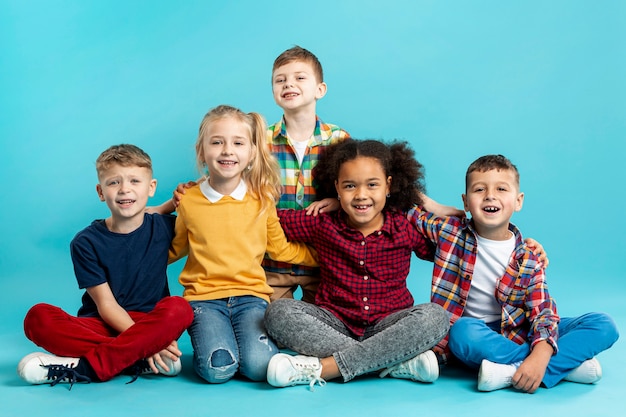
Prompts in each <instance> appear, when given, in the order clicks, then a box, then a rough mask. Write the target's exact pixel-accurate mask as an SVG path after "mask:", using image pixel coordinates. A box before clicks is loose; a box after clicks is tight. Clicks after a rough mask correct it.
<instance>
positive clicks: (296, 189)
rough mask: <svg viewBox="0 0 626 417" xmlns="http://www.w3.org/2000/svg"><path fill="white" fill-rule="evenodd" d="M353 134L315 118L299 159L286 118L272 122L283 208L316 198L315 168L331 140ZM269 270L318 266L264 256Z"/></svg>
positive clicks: (301, 271)
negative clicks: (286, 124)
mask: <svg viewBox="0 0 626 417" xmlns="http://www.w3.org/2000/svg"><path fill="white" fill-rule="evenodd" d="M349 137H350V135H349V134H348V132H346V131H345V130H342V129H341V128H339V127H338V126H335V125H331V124H327V123H323V122H322V121H321V120H320V119H319V117H316V120H315V130H314V131H313V136H311V138H310V139H309V143H308V146H307V149H306V152H305V154H304V158H303V159H302V164H300V163H299V162H298V157H297V155H296V152H295V150H294V149H293V146H291V144H290V143H289V139H288V137H287V129H286V127H285V120H284V119H283V120H281V121H280V122H278V123H276V124H274V125H272V126H270V127H269V128H268V130H267V143H268V144H269V146H270V150H271V152H272V154H273V155H274V156H275V157H276V159H278V165H279V167H280V179H281V184H282V186H283V190H282V195H281V197H280V200H279V201H278V204H277V205H276V207H277V208H279V209H295V210H301V209H303V208H307V207H308V206H309V205H310V204H311V203H313V202H314V201H315V188H313V176H312V170H313V168H314V167H315V165H316V164H317V161H318V160H319V158H320V155H321V154H322V152H323V150H324V148H325V147H326V146H328V145H330V144H331V143H335V142H338V141H341V140H343V139H346V138H349ZM263 267H264V268H265V269H266V270H267V271H272V272H279V273H284V274H293V275H317V273H318V271H317V268H310V267H306V266H302V265H291V264H287V263H284V262H276V261H273V260H271V259H269V258H267V257H266V258H265V259H264V260H263Z"/></svg>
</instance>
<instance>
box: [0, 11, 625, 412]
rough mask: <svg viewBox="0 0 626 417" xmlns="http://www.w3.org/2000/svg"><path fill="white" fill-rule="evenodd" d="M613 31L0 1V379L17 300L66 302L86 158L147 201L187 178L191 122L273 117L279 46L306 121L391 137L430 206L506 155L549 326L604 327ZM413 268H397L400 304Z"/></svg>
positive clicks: (608, 281) (617, 69) (620, 227)
mask: <svg viewBox="0 0 626 417" xmlns="http://www.w3.org/2000/svg"><path fill="white" fill-rule="evenodd" d="M625 19H626V3H624V2H621V1H617V0H615V1H610V0H607V1H596V2H591V1H564V0H562V1H534V0H533V1H525V2H515V1H511V2H502V1H487V0H483V1H425V0H405V1H400V0H389V1H385V2H380V1H352V0H350V1H337V0H334V1H327V0H321V1H315V2H291V1H283V0H277V1H262V0H256V1H230V2H217V1H180V2H172V1H162V0H151V1H119V0H110V1H60V0H52V1H28V0H26V1H17V0H8V1H7V0H0V140H1V141H2V142H1V144H2V152H0V180H1V181H2V189H3V192H2V195H1V196H0V206H1V207H2V208H3V210H4V215H3V219H2V222H1V225H2V228H1V229H0V230H1V232H2V236H3V237H4V239H3V243H2V249H1V251H0V306H2V307H1V308H2V311H3V317H4V320H3V322H2V323H0V334H1V335H2V339H3V340H5V341H9V343H8V345H10V346H9V347H7V349H6V351H5V353H4V355H3V356H4V357H1V358H0V359H1V360H2V364H3V365H2V374H3V376H4V375H6V376H7V378H6V379H8V380H11V381H13V380H14V379H15V376H14V367H15V364H16V363H17V361H18V360H19V358H20V357H21V356H23V355H24V354H26V353H28V352H29V351H30V350H32V349H33V346H32V344H30V342H28V341H27V340H26V339H25V337H24V336H23V334H22V330H21V321H22V319H23V316H24V314H25V312H26V311H27V309H28V308H29V307H30V306H31V305H32V304H34V303H36V302H39V301H46V302H49V303H52V304H57V305H59V306H61V307H63V308H65V309H66V310H68V311H70V312H74V311H75V310H76V309H77V308H78V306H79V301H80V295H81V291H79V290H78V289H77V287H76V283H75V280H74V278H73V271H72V266H71V261H70V257H69V250H68V245H69V241H70V240H71V238H72V237H73V236H74V234H75V233H76V232H77V231H78V230H80V229H82V228H83V227H85V226H86V225H88V224H89V223H90V222H91V221H92V220H93V219H95V218H103V217H106V216H107V215H108V211H107V208H106V205H105V204H104V203H101V202H100V201H99V200H98V198H97V195H96V193H95V184H96V180H97V179H96V174H95V166H94V161H95V159H96V157H97V156H98V154H99V153H100V152H101V151H103V150H104V149H106V148H107V147H108V146H110V145H113V144H117V143H122V142H125V143H134V144H136V145H138V146H140V147H142V148H143V149H144V150H145V151H147V152H148V153H149V154H150V155H151V156H152V158H153V163H154V171H155V177H156V178H157V179H158V180H159V186H158V190H157V195H156V197H155V198H153V199H152V200H151V203H152V204H157V203H160V202H162V201H163V200H165V199H166V198H169V197H170V195H171V193H172V190H173V189H174V188H175V187H176V185H177V184H178V183H179V182H182V181H186V180H189V179H194V178H196V177H197V172H196V171H195V166H194V150H193V149H194V148H193V146H194V142H195V139H196V134H197V129H198V126H199V123H200V120H201V118H202V116H203V115H204V113H205V112H206V111H207V110H208V109H210V108H212V107H214V106H216V105H218V104H222V103H227V104H231V105H235V106H237V107H240V108H242V109H243V110H244V111H257V112H260V113H262V114H263V115H265V117H266V118H267V120H268V122H270V123H272V122H276V121H278V120H279V118H280V117H281V115H282V113H281V111H280V109H279V108H278V107H277V106H276V105H275V103H274V101H273V98H272V94H271V84H270V76H271V68H272V63H273V61H274V59H275V58H276V56H278V55H279V54H280V53H281V52H282V51H283V50H285V49H287V48H290V47H291V46H293V45H296V44H297V45H300V46H302V47H305V48H307V49H309V50H311V51H312V52H313V53H315V54H316V55H317V56H318V58H319V59H320V61H321V62H322V65H323V67H324V71H325V81H326V82H327V84H328V94H327V95H326V97H324V98H323V99H322V100H321V101H320V102H319V103H318V114H319V115H320V117H321V118H322V119H323V120H324V121H326V122H330V123H335V124H338V125H340V126H341V127H343V128H344V129H346V130H348V131H349V132H350V133H351V134H352V136H354V137H357V138H377V139H395V138H397V139H405V140H408V141H410V143H411V144H412V146H413V147H414V149H415V150H416V155H417V157H418V159H419V160H420V161H421V162H422V163H423V164H424V165H425V167H426V179H427V187H428V194H429V195H430V196H431V197H433V198H434V199H436V200H438V201H440V202H442V203H445V204H450V205H456V206H457V207H461V198H460V195H461V193H462V192H463V191H464V175H465V170H466V168H467V166H468V164H469V163H471V162H472V161H473V160H474V159H475V158H477V157H478V156H481V155H483V154H486V153H502V154H504V155H506V156H508V157H509V158H510V159H511V160H512V161H513V162H514V163H515V164H516V165H517V166H518V168H519V170H520V172H521V188H522V191H524V192H525V193H526V200H525V204H524V208H523V210H522V211H521V212H520V213H517V214H516V215H515V216H514V218H513V221H514V222H515V223H516V224H517V225H518V226H519V227H520V228H521V230H522V232H523V233H524V234H525V235H526V236H530V237H533V238H535V239H537V240H538V241H540V242H541V243H542V244H543V245H544V247H545V249H546V250H547V252H548V254H549V256H550V266H549V268H548V271H547V274H548V279H549V282H550V288H551V291H552V294H553V296H555V298H556V299H557V302H558V304H559V307H560V311H561V313H562V314H566V315H574V314H580V313H583V312H586V311H591V310H601V311H606V312H608V313H610V314H612V315H614V317H615V318H616V320H617V321H618V325H619V326H620V328H622V327H623V318H624V313H622V312H621V309H620V306H621V304H622V303H623V298H624V293H625V292H624V289H623V285H622V283H623V282H624V279H625V278H626V272H625V271H624V253H623V252H624V244H623V241H624V235H625V233H626V226H625V224H624V220H623V217H624V206H625V203H626V201H625V197H624V180H625V179H626V174H625V173H624V156H626V145H625V144H624V134H625V132H626V122H625V120H626V117H625V116H626V78H625V74H626V54H625V47H626V25H625V23H624V22H625ZM179 264H181V265H173V266H172V267H171V271H170V280H171V282H172V289H173V293H175V294H180V293H181V288H180V286H179V285H178V284H177V281H176V278H177V277H176V275H177V272H178V271H179V269H180V267H182V263H181V262H179ZM430 270H431V266H430V265H429V264H427V263H424V262H421V261H419V260H415V262H414V267H413V269H412V272H411V277H410V280H411V281H410V282H411V284H410V288H411V289H412V291H413V293H414V294H415V297H416V299H417V301H420V302H421V301H425V300H426V299H427V298H428V282H429V275H430ZM184 337H186V336H184ZM615 356H616V358H615V360H616V361H618V362H616V363H615V366H616V367H618V368H619V367H620V366H621V369H624V365H625V364H624V361H625V360H624V355H623V354H622V355H615ZM621 381H622V382H621V384H624V382H623V381H624V378H623V376H622V377H621ZM13 382H14V383H15V385H19V383H17V382H15V381H13ZM13 382H12V383H13ZM603 382H604V381H603ZM348 385H350V384H347V386H348ZM570 385H571V384H570ZM574 385H575V384H574ZM622 386H623V385H622ZM75 389H76V388H75ZM327 389H335V388H330V387H327ZM622 401H623V399H622Z"/></svg>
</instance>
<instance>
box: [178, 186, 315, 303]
mask: <svg viewBox="0 0 626 417" xmlns="http://www.w3.org/2000/svg"><path fill="white" fill-rule="evenodd" d="M260 208H261V203H260V201H258V200H256V199H254V198H252V197H251V196H250V194H248V193H246V195H245V197H244V198H243V200H241V201H240V200H236V199H234V198H232V197H230V196H224V197H222V198H221V200H219V201H217V202H215V203H212V202H210V201H209V200H208V199H207V198H206V197H205V196H204V195H203V194H202V191H201V190H200V188H199V187H198V186H195V187H192V188H190V189H188V190H187V192H186V193H185V197H184V198H183V199H182V200H181V203H180V205H179V207H178V217H177V219H176V233H175V236H174V239H173V240H172V246H171V248H170V262H174V261H176V260H178V259H181V258H182V257H184V256H186V255H187V261H186V263H185V266H184V268H183V270H182V272H181V274H180V277H179V281H180V283H181V284H182V285H183V287H185V290H184V293H183V296H184V297H185V299H187V300H189V301H196V300H216V299H220V298H227V297H234V296H242V295H253V296H257V297H260V298H263V299H264V300H267V301H269V296H270V294H271V293H272V289H271V287H270V286H269V285H267V282H266V279H265V271H264V270H263V268H262V267H261V261H262V260H263V256H264V255H265V253H266V252H267V253H268V254H269V255H270V257H271V258H272V259H274V260H277V261H283V262H290V263H294V264H303V265H309V266H317V261H316V259H315V252H314V251H313V250H311V249H309V248H308V247H307V246H306V245H305V244H302V243H297V242H288V241H287V238H286V237H285V233H284V232H283V229H282V228H281V227H280V222H279V220H278V216H277V214H276V208H275V207H273V206H272V207H270V208H268V209H267V210H265V212H263V214H262V215H261V216H259V211H260Z"/></svg>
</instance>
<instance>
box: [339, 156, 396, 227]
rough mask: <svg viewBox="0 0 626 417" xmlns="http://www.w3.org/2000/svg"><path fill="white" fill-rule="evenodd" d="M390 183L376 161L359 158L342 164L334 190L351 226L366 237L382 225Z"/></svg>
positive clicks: (389, 179)
mask: <svg viewBox="0 0 626 417" xmlns="http://www.w3.org/2000/svg"><path fill="white" fill-rule="evenodd" d="M390 184H391V177H389V176H387V175H385V171H384V169H383V167H382V165H381V164H380V162H379V161H378V159H376V158H370V157H363V156H359V157H357V158H356V159H352V160H350V161H346V162H344V163H343V164H342V165H341V168H339V175H338V178H337V181H335V188H336V189H337V195H338V196H339V202H340V204H341V208H342V209H343V211H345V212H346V214H347V215H348V225H349V226H350V227H352V228H354V229H356V230H359V231H360V232H361V233H363V236H367V235H369V234H371V233H373V232H375V231H376V230H379V229H380V228H381V227H382V226H383V223H384V220H385V218H384V215H383V213H382V211H383V208H384V207H385V203H386V202H387V194H388V193H389V186H390Z"/></svg>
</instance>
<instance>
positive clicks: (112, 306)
mask: <svg viewBox="0 0 626 417" xmlns="http://www.w3.org/2000/svg"><path fill="white" fill-rule="evenodd" d="M87 294H89V296H90V297H91V298H92V299H93V301H94V302H95V303H96V306H97V307H98V314H99V315H100V317H101V318H102V320H104V322H105V323H106V324H108V325H109V326H111V327H112V328H113V329H115V330H116V331H117V332H119V333H122V332H123V331H124V330H126V329H128V328H129V327H130V326H132V325H133V324H135V322H134V320H133V319H132V318H131V317H130V316H129V315H128V312H127V311H126V310H124V309H123V308H122V306H120V305H119V304H118V303H117V300H116V299H115V296H114V295H113V292H112V291H111V287H110V286H109V284H108V283H104V284H100V285H96V286H93V287H89V288H87Z"/></svg>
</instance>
